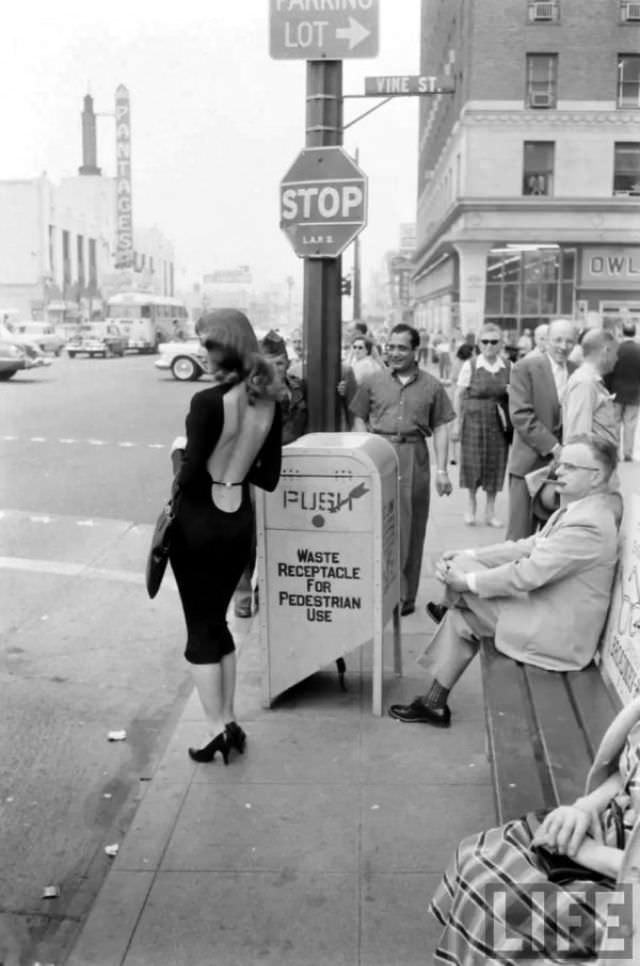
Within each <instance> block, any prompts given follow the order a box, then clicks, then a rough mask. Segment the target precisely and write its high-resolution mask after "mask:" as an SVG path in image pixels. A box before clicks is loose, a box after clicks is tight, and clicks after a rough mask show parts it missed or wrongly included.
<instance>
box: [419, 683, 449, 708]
mask: <svg viewBox="0 0 640 966" xmlns="http://www.w3.org/2000/svg"><path fill="white" fill-rule="evenodd" d="M448 697H449V688H445V687H443V686H442V685H441V684H439V683H438V681H436V679H435V678H434V679H433V684H432V685H431V687H430V688H429V691H428V692H427V694H425V696H424V698H423V699H422V700H423V702H424V703H425V705H426V706H427V708H431V710H432V711H442V709H443V708H444V707H446V704H447V698H448Z"/></svg>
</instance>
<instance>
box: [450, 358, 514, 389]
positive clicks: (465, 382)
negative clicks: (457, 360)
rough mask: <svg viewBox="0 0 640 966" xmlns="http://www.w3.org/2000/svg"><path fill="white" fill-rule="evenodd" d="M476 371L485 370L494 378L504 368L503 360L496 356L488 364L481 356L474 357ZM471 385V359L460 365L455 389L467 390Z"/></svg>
mask: <svg viewBox="0 0 640 966" xmlns="http://www.w3.org/2000/svg"><path fill="white" fill-rule="evenodd" d="M475 363H476V369H486V370H487V372H490V373H492V375H494V376H495V374H496V372H500V370H501V369H504V368H505V364H504V359H501V358H500V356H498V358H497V359H494V361H493V362H489V361H488V360H487V359H485V357H484V356H483V355H480V356H476V359H475ZM470 385H471V359H467V360H466V362H463V363H462V366H461V367H460V373H459V375H458V382H457V387H458V389H468V388H469V386H470Z"/></svg>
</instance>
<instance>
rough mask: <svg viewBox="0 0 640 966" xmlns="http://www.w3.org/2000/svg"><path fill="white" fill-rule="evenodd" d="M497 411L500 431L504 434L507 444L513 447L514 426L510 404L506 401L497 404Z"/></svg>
mask: <svg viewBox="0 0 640 966" xmlns="http://www.w3.org/2000/svg"><path fill="white" fill-rule="evenodd" d="M496 410H497V413H498V422H499V423H500V429H501V430H502V432H503V433H504V435H505V439H506V440H507V443H508V444H509V445H511V443H512V442H513V424H512V423H511V416H510V415H509V403H508V402H507V400H506V399H505V400H504V401H501V402H498V403H496Z"/></svg>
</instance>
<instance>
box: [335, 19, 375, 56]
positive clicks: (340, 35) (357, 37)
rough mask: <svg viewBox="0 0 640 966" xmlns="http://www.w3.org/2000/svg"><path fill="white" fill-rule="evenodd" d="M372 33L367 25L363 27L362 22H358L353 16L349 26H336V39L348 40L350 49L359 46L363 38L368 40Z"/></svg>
mask: <svg viewBox="0 0 640 966" xmlns="http://www.w3.org/2000/svg"><path fill="white" fill-rule="evenodd" d="M370 33H371V31H370V30H367V28H366V27H363V26H362V24H361V23H358V21H357V20H354V19H353V17H349V26H348V27H336V39H337V40H348V41H349V50H353V48H354V47H357V46H358V44H361V43H362V41H363V40H366V39H367V37H368V36H369V34H370Z"/></svg>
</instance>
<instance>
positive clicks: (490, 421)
mask: <svg viewBox="0 0 640 966" xmlns="http://www.w3.org/2000/svg"><path fill="white" fill-rule="evenodd" d="M508 449H509V447H508V444H507V440H506V437H505V435H504V433H503V431H502V429H501V427H500V421H499V418H498V403H497V401H496V400H495V399H473V400H469V401H468V402H467V403H465V411H464V415H463V417H462V426H461V433H460V486H461V487H463V488H464V489H466V490H476V489H478V487H481V488H482V489H483V490H486V491H487V493H499V492H500V490H501V489H502V486H503V484H504V477H505V472H506V469H507V453H508Z"/></svg>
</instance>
